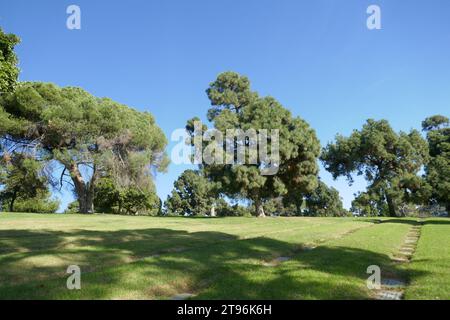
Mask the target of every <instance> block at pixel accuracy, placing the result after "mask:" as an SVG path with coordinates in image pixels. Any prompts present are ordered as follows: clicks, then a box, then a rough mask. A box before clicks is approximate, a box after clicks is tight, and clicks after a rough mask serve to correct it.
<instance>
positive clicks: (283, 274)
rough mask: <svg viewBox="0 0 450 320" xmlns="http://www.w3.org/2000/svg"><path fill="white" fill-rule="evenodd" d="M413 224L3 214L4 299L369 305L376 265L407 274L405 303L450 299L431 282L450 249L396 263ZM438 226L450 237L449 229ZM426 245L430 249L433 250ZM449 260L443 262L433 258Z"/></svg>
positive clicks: (0, 262)
mask: <svg viewBox="0 0 450 320" xmlns="http://www.w3.org/2000/svg"><path fill="white" fill-rule="evenodd" d="M441 221H448V220H441ZM410 222H411V221H410V220H408V219H406V220H400V219H388V220H386V221H384V222H383V223H381V224H377V223H374V220H370V219H353V218H266V219H256V218H225V219H208V218H149V217H123V216H111V215H95V216H82V215H34V214H4V213H3V214H0V299H36V298H37V299H169V298H170V297H172V296H174V295H176V294H180V293H192V294H195V298H198V299H222V298H228V299H248V298H249V299H253V298H254V299H370V298H373V296H374V293H373V292H372V291H370V290H368V289H367V287H366V279H367V277H368V275H367V274H366V269H367V267H368V266H369V265H379V266H380V267H381V268H382V273H383V274H386V275H400V276H402V277H403V278H408V279H409V280H410V281H411V283H412V284H413V287H412V288H411V291H410V292H408V294H407V297H411V298H420V297H421V296H420V295H421V294H422V293H421V292H425V291H427V292H430V294H431V293H432V295H434V296H435V297H436V294H435V293H434V292H439V293H440V296H439V298H441V299H442V298H443V299H445V298H448V287H446V288H445V287H444V289H442V290H441V289H437V288H429V286H434V287H435V286H439V284H438V283H434V282H433V281H431V280H430V281H426V280H425V279H427V277H431V278H433V274H432V273H433V272H437V273H439V276H440V277H442V274H444V273H445V271H447V273H446V277H447V279H449V278H450V276H449V274H448V269H449V268H448V266H449V265H450V262H449V260H448V258H449V252H448V251H445V250H444V249H440V250H441V251H440V252H437V253H436V254H435V255H433V256H431V257H429V259H431V260H430V261H429V262H427V263H425V266H422V267H421V266H416V265H415V263H416V262H414V263H412V264H411V265H410V266H411V268H409V267H408V268H405V267H403V266H399V265H396V264H393V263H392V262H391V259H390V258H391V257H392V256H393V255H394V254H395V253H396V252H397V251H398V249H399V248H400V246H401V244H402V243H403V241H404V238H405V236H406V234H407V232H408V230H409V229H410V227H411V223H410ZM433 226H434V227H439V228H441V229H442V231H441V232H442V233H446V235H445V234H444V235H443V236H442V239H443V241H445V237H447V238H446V239H447V241H448V234H449V231H450V225H449V224H444V223H442V224H439V225H438V224H430V227H433ZM426 227H427V228H428V225H427V226H426ZM425 229H426V228H424V230H425ZM430 233H431V234H432V235H433V236H432V237H431V239H435V237H436V239H437V238H438V236H434V235H435V232H434V231H433V230H430ZM423 239H424V240H422V239H421V242H422V241H425V242H426V243H425V244H419V247H420V246H424V249H423V250H425V251H427V250H426V246H434V245H433V244H431V242H432V240H427V238H426V237H425V236H424V238H423ZM429 242H430V243H429ZM316 246H317V247H316ZM310 247H316V248H315V249H314V250H309V248H310ZM447 247H448V246H447ZM447 250H448V248H447ZM419 253H420V250H419V251H418V254H419ZM442 254H444V255H445V254H446V258H445V259H441V260H436V261H435V260H433V259H436V257H438V256H440V255H442ZM277 257H288V258H289V260H288V261H286V262H282V263H279V262H277V261H276V260H274V259H276V258H277ZM440 258H442V257H439V259H440ZM435 263H437V264H438V265H436V266H433V268H432V267H430V266H429V265H434V264H435ZM69 265H78V266H80V268H81V271H82V277H81V285H82V289H81V290H79V291H69V290H68V289H67V288H66V279H67V277H68V275H67V274H66V269H67V267H68V266H69ZM445 266H447V268H446V269H445V270H443V268H445ZM435 268H436V269H435ZM415 286H418V287H421V288H422V289H421V290H419V291H414V289H413V288H414V287H415ZM435 290H437V291H435ZM414 292H417V293H414ZM446 293H447V297H446V296H445V294H446ZM414 294H415V295H414ZM417 295H418V296H417ZM423 297H424V298H430V297H431V296H428V295H427V296H423Z"/></svg>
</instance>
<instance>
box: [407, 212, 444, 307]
mask: <svg viewBox="0 0 450 320" xmlns="http://www.w3.org/2000/svg"><path fill="white" fill-rule="evenodd" d="M407 270H409V271H410V272H415V273H421V274H423V275H424V276H422V277H416V278H414V277H411V280H410V281H411V283H410V285H409V286H408V288H407V290H406V293H405V297H406V299H415V300H417V299H428V300H433V299H446V300H449V299H450V219H429V220H427V221H426V222H425V225H424V227H423V228H422V235H421V237H420V240H419V244H418V247H417V250H416V253H415V254H414V257H413V259H412V262H411V264H409V265H408V266H407Z"/></svg>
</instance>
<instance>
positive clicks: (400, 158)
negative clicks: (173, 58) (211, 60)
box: [0, 29, 450, 217]
mask: <svg viewBox="0 0 450 320" xmlns="http://www.w3.org/2000/svg"><path fill="white" fill-rule="evenodd" d="M18 43H19V39H18V38H17V37H16V36H14V35H10V34H5V33H4V32H3V31H2V30H1V29H0V205H1V209H2V210H3V211H20V212H55V211H56V210H57V208H58V207H59V202H58V201H56V200H54V199H53V198H52V193H55V192H58V190H61V189H62V188H67V187H68V188H70V189H71V190H72V191H73V193H74V195H75V198H76V201H75V202H74V203H72V204H70V205H69V208H68V209H67V212H74V213H84V214H90V213H94V212H102V213H114V214H131V215H188V216H246V215H248V216H251V215H253V216H260V217H263V216H266V215H268V214H269V215H284V216H347V215H349V214H351V213H354V214H359V215H366V216H393V217H396V216H404V215H406V214H407V212H409V210H410V209H411V208H415V209H417V208H419V207H430V206H434V207H439V206H441V207H443V208H445V209H446V211H447V212H449V211H450V199H449V194H450V192H449V191H450V163H449V161H450V128H449V119H448V118H447V117H445V116H442V115H436V116H432V117H430V118H427V119H425V120H424V121H423V123H422V130H423V133H424V134H422V133H421V132H419V131H418V130H411V131H410V132H395V131H394V130H393V129H392V127H391V126H390V124H389V122H388V121H386V120H380V121H376V120H373V119H369V120H367V122H366V123H365V124H363V126H362V128H361V129H360V130H354V131H353V133H352V134H351V135H349V136H348V137H344V136H342V135H337V136H336V138H335V140H334V141H333V142H331V143H329V144H327V145H326V146H325V147H324V148H321V145H320V142H319V140H318V138H317V136H316V133H315V131H314V130H313V129H312V128H311V127H310V125H309V124H308V123H307V122H306V121H305V120H303V119H301V118H300V117H296V116H293V115H292V114H291V112H290V111H289V110H288V109H286V108H285V107H283V106H282V105H281V104H280V103H279V102H278V101H277V100H276V99H274V98H273V97H263V96H260V95H259V94H258V93H257V92H255V91H253V90H252V89H251V87H250V81H249V79H248V78H246V77H244V76H241V75H239V74H237V73H234V72H225V73H223V74H220V75H219V76H218V77H217V79H216V80H215V81H214V82H212V83H211V84H210V85H209V87H208V89H207V90H206V94H207V96H208V98H209V100H210V102H211V106H210V108H209V110H207V112H206V115H207V118H208V121H209V123H210V125H211V128H212V129H216V130H219V131H221V132H225V131H227V130H230V129H231V130H242V131H246V130H248V129H251V128H254V129H256V130H261V129H264V130H272V129H277V130H278V132H279V164H278V167H277V171H276V172H275V173H274V174H272V175H265V174H263V173H262V170H261V169H262V168H264V167H265V166H267V161H266V160H265V159H259V158H258V159H257V161H256V162H253V163H252V164H248V162H245V163H239V161H237V163H238V164H226V163H225V164H223V163H207V162H205V161H203V162H201V163H200V164H199V165H198V167H197V168H195V169H192V170H187V171H185V172H183V173H182V174H181V176H180V177H179V178H178V179H177V181H175V183H174V188H173V190H172V192H171V194H170V195H169V196H168V198H167V200H166V201H165V203H164V205H163V204H162V201H161V200H160V199H159V197H158V196H157V195H156V188H155V185H154V181H153V174H154V173H155V172H163V171H165V170H166V168H167V165H168V163H169V160H168V157H167V155H166V151H165V149H166V146H167V139H166V137H165V135H164V133H163V132H162V130H161V129H160V128H159V127H158V126H157V124H156V122H155V119H154V118H153V116H152V115H151V114H150V113H148V112H139V111H137V110H135V109H133V108H130V107H128V106H125V105H123V104H120V103H117V102H115V101H112V100H111V99H108V98H97V97H94V96H92V95H91V94H89V93H88V92H86V91H84V90H83V89H81V88H75V87H65V88H60V87H58V86H56V85H54V84H50V83H40V82H17V78H18V74H19V70H18V68H17V57H16V55H15V53H14V47H15V45H17V44H18ZM196 121H199V118H193V119H190V120H189V121H187V124H186V132H187V133H188V134H189V135H190V137H191V138H194V139H191V142H190V144H189V146H190V147H191V148H195V147H196V146H195V145H194V144H193V143H192V141H195V138H196V137H198V136H199V135H203V134H204V133H205V132H206V131H207V130H208V127H207V126H206V125H203V126H202V128H201V129H200V132H199V131H198V130H197V129H196V128H195V126H194V123H195V122H196ZM230 143H231V144H232V145H236V144H238V143H243V144H244V147H247V148H248V147H249V144H250V141H249V140H244V142H242V141H241V142H238V141H236V140H233V141H231V142H230V141H225V142H221V144H219V143H218V142H217V141H215V140H209V141H202V144H203V147H205V148H208V147H211V146H213V145H214V147H215V150H219V151H221V152H223V153H224V154H226V155H227V156H228V157H232V158H233V160H239V159H235V158H236V157H237V155H236V154H234V153H232V154H230V153H229V149H228V147H229V144H230ZM273 143H274V141H272V140H269V142H268V144H269V147H270V146H271V145H272V144H273ZM249 156H250V155H249V154H247V155H246V157H249ZM319 161H321V162H322V163H323V165H324V167H325V169H326V170H327V171H329V172H330V173H331V174H332V176H333V177H334V178H335V179H337V178H339V177H346V178H347V180H348V181H349V183H350V184H351V183H352V182H353V180H354V178H355V176H363V177H364V178H365V179H366V180H367V182H368V187H367V190H366V191H364V192H361V193H359V194H357V195H355V199H354V201H353V203H352V208H351V212H348V211H347V210H345V209H344V208H343V204H342V200H341V198H340V196H339V193H338V191H337V190H336V189H334V188H332V187H329V186H327V185H326V184H325V183H324V182H323V181H321V180H320V178H319V166H318V163H319Z"/></svg>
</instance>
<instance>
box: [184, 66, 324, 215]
mask: <svg viewBox="0 0 450 320" xmlns="http://www.w3.org/2000/svg"><path fill="white" fill-rule="evenodd" d="M207 95H208V97H209V100H210V101H211V106H212V107H211V108H210V109H209V111H208V120H209V121H211V122H212V123H213V125H214V128H215V130H217V131H219V132H221V133H223V135H225V134H226V133H227V130H235V132H241V133H244V136H245V137H241V138H240V137H239V136H236V137H233V138H232V139H225V142H224V143H223V144H220V143H218V142H217V141H214V140H213V141H210V142H209V143H207V144H206V147H208V146H209V147H211V146H212V145H214V146H215V147H217V148H218V149H217V150H219V151H218V152H219V153H222V154H224V162H223V163H212V164H211V163H205V161H204V162H203V163H202V164H201V167H202V168H204V170H205V174H206V175H207V177H208V178H209V179H210V180H211V181H214V182H216V183H218V184H219V185H220V191H221V192H222V193H223V194H225V195H226V196H228V197H230V198H233V199H250V200H251V201H252V202H253V203H254V206H255V209H256V215H258V216H265V212H264V203H265V202H267V201H269V200H270V199H273V198H276V197H279V196H282V195H285V194H287V193H289V192H293V191H294V190H295V192H296V193H298V194H303V193H307V192H311V191H312V190H314V189H315V188H316V186H317V173H318V167H317V158H318V156H319V153H320V144H319V141H318V139H317V137H316V134H315V132H314V130H313V129H311V128H310V126H309V125H308V124H307V123H306V122H305V121H304V120H302V119H301V118H299V117H295V118H294V117H293V116H292V115H291V113H290V112H289V111H288V110H287V109H285V108H284V107H283V106H282V105H281V104H280V103H279V102H278V101H276V100H275V99H274V98H272V97H260V96H259V95H258V94H257V93H256V92H253V91H252V90H251V89H250V81H249V80H248V78H247V77H244V76H241V75H239V74H237V73H234V72H225V73H222V74H220V75H219V76H218V77H217V80H216V81H214V82H213V83H211V84H210V87H209V88H208V90H207ZM187 129H188V131H189V132H190V134H191V136H192V137H193V138H194V139H195V137H196V136H198V135H199V134H200V135H201V134H203V133H204V131H205V129H202V130H200V131H201V132H196V131H195V130H194V128H193V127H192V121H191V122H189V123H188V126H187ZM264 130H267V132H271V130H278V134H279V136H278V137H279V139H278V141H279V161H275V162H277V163H274V162H273V161H271V159H268V158H267V157H261V156H259V157H255V154H256V151H260V150H261V148H262V146H261V144H259V145H258V146H257V148H254V145H252V144H254V140H252V139H250V137H249V136H250V135H252V134H253V135H254V136H256V135H258V134H260V135H261V134H264V133H265V131H264ZM276 142H277V141H276V140H275V138H274V137H272V136H270V137H268V139H267V147H268V148H270V149H269V150H271V151H272V153H273V152H274V150H275V147H276ZM239 147H245V148H246V149H247V152H245V159H242V158H241V159H240V158H239V156H238V155H237V152H235V151H236V149H237V148H239ZM230 150H231V152H230ZM252 152H253V153H252ZM256 158H257V159H256ZM229 160H232V161H229ZM250 160H252V161H250ZM230 163H232V164H230ZM270 166H272V167H271V168H272V169H273V168H275V169H276V170H275V171H276V172H273V173H272V174H266V173H264V172H263V170H264V169H267V168H268V167H270Z"/></svg>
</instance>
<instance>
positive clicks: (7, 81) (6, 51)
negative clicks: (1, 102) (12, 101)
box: [0, 28, 20, 119]
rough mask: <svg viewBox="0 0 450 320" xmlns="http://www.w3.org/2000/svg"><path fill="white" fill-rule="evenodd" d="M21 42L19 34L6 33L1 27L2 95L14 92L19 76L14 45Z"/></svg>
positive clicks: (0, 89) (0, 76)
mask: <svg viewBox="0 0 450 320" xmlns="http://www.w3.org/2000/svg"><path fill="white" fill-rule="evenodd" d="M19 42H20V39H19V38H18V37H17V36H15V35H13V34H5V33H4V32H3V30H2V29H1V28H0V95H1V94H3V93H6V92H12V91H13V89H14V85H15V84H16V81H17V77H18V76H19V68H18V67H17V56H16V54H15V53H14V47H15V46H16V45H17V44H18V43H19ZM0 119H1V118H0Z"/></svg>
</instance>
